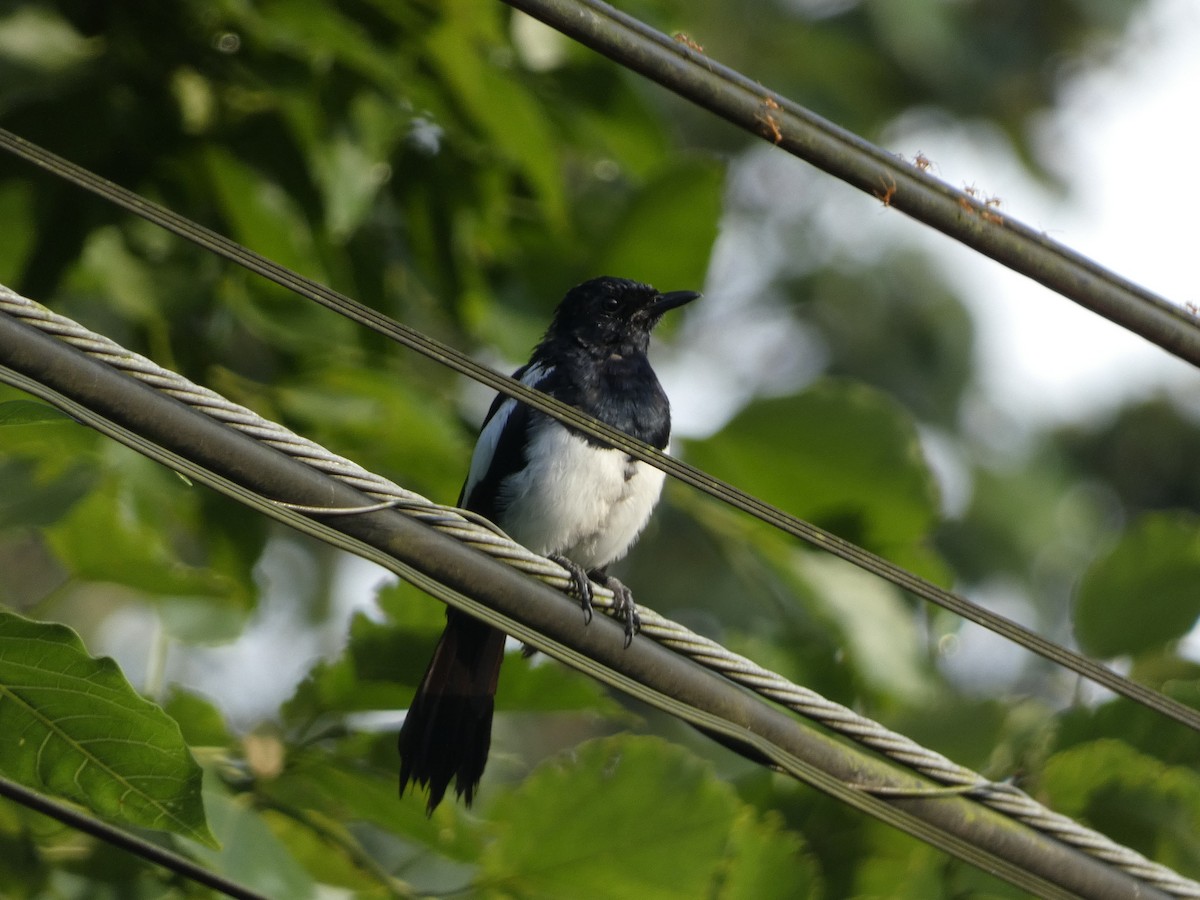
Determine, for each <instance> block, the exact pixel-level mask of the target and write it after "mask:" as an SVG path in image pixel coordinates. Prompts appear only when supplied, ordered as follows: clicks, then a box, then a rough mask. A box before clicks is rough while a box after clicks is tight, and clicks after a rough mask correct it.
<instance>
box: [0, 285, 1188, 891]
mask: <svg viewBox="0 0 1200 900" xmlns="http://www.w3.org/2000/svg"><path fill="white" fill-rule="evenodd" d="M0 312H5V313H8V314H9V315H11V316H13V317H14V318H17V319H20V320H21V321H22V322H24V323H26V324H28V325H30V326H33V327H35V328H37V329H39V330H41V331H43V332H45V333H47V334H51V335H54V336H55V337H57V338H59V339H60V340H62V341H64V342H66V343H67V344H69V345H71V346H73V347H75V348H76V349H78V350H80V351H82V352H84V353H86V354H88V355H89V356H92V357H94V358H96V359H99V360H102V361H104V362H105V363H107V364H108V365H110V366H112V367H113V368H115V369H117V370H119V371H121V372H124V373H125V374H127V375H129V376H131V377H134V378H137V379H138V380H140V381H142V382H144V383H146V384H148V385H151V386H153V387H155V388H157V389H158V390H160V391H162V392H164V393H166V394H168V395H170V396H172V397H174V398H175V399H177V400H179V401H180V402H182V403H184V404H186V405H188V406H190V407H192V408H194V409H196V410H198V411H200V412H203V413H204V414H205V415H207V416H209V417H210V418H212V419H214V420H216V421H218V422H221V423H222V424H224V425H226V426H228V427H230V428H234V429H236V430H238V431H241V432H243V433H245V434H247V435H248V436H251V437H254V438H255V439H257V440H259V441H261V442H263V443H265V444H268V445H269V446H271V447H274V448H275V449H277V450H279V451H280V452H282V453H284V454H286V455H288V456H291V457H293V458H295V459H297V460H300V461H301V462H304V463H306V464H307V465H310V466H312V467H313V468H315V469H317V470H319V471H321V472H323V473H325V474H327V475H330V476H331V477H334V478H337V479H339V480H341V481H343V482H345V483H346V484H349V485H351V486H353V487H355V488H357V489H359V490H361V491H363V492H364V493H365V494H367V495H369V496H371V497H374V498H377V499H379V500H382V501H385V502H386V503H387V505H389V506H392V507H394V508H396V509H397V510H398V511H400V512H402V513H403V514H405V515H408V516H411V517H413V518H414V519H416V520H418V521H420V522H422V523H423V524H425V525H427V526H429V527H431V528H434V529H437V530H438V531H441V532H443V533H445V534H447V535H449V536H452V537H454V538H456V539H457V540H459V541H462V542H464V543H466V544H468V545H470V546H472V547H474V548H476V549H478V550H480V551H482V552H484V553H487V554H488V555H489V556H492V557H494V558H496V559H499V560H501V561H503V562H505V563H507V564H508V565H510V566H512V567H514V568H516V569H517V570H518V571H520V572H523V573H524V574H526V575H529V576H531V577H534V578H537V579H539V580H541V581H543V582H545V583H547V584H549V585H551V586H552V587H555V588H558V589H559V590H565V589H567V588H568V587H569V586H570V577H569V575H568V573H567V572H566V570H565V569H563V568H562V567H561V566H559V565H558V564H557V563H555V562H553V561H551V560H548V559H546V558H544V557H541V556H538V555H537V554H534V553H532V552H530V551H529V550H527V549H525V548H524V547H522V546H520V545H519V544H516V543H514V542H513V541H511V540H510V539H509V538H508V537H507V536H505V535H504V534H503V532H502V531H500V530H499V529H498V528H497V527H496V526H495V525H493V524H492V523H490V522H487V520H485V519H483V518H482V517H479V516H477V515H475V514H472V513H469V512H466V511H464V510H460V509H457V508H454V507H449V506H443V505H440V504H437V503H434V502H432V501H430V500H428V499H427V498H425V497H422V496H421V495H419V494H417V493H415V492H413V491H409V490H407V489H405V488H403V487H401V486H400V485H397V484H395V483H393V482H391V481H389V480H387V479H385V478H383V477H382V476H380V475H377V474H375V473H372V472H368V471H367V470H365V469H363V468H361V467H360V466H358V465H357V464H355V463H353V462H351V461H350V460H348V459H346V458H344V457H341V456H338V455H336V454H334V453H331V452H330V451H329V450H327V449H325V448H324V447H321V446H320V445H319V444H317V443H315V442H313V441H310V440H308V439H307V438H303V437H300V436H299V435H297V434H295V433H293V432H291V431H289V430H288V429H286V428H284V427H283V426H282V425H279V424H278V423H276V422H271V421H269V420H267V419H264V418H262V417H261V416H259V415H258V414H257V413H255V412H253V411H252V410H249V409H247V408H246V407H243V406H240V405H238V404H236V403H233V402H232V401H230V400H228V399H226V398H224V397H222V396H221V395H219V394H217V393H216V392H214V391H211V390H209V389H207V388H203V387H200V386H199V385H196V384H193V383H192V382H190V381H188V380H187V379H185V378H183V377H182V376H181V375H178V374H177V373H174V372H171V371H169V370H167V369H163V368H162V367H160V366H158V365H157V364H156V363H154V362H152V361H150V360H149V359H146V358H145V357H143V356H140V355H138V354H136V353H133V352H131V351H129V350H127V349H125V348H123V347H121V346H120V345H119V344H117V343H115V342H114V341H111V340H109V339H108V338H106V337H104V336H102V335H98V334H96V333H94V332H91V331H89V330H88V329H86V328H84V327H83V326H82V325H80V324H78V323H76V322H74V321H72V320H71V319H68V318H66V317H64V316H61V315H58V314H57V313H54V312H51V311H50V310H48V309H46V308H45V307H43V306H41V305H40V304H38V303H35V302H34V301H32V300H29V299H27V298H24V297H22V296H20V295H18V294H16V293H14V292H13V291H11V290H10V289H8V288H7V287H4V286H3V285H0ZM320 512H322V513H324V514H336V513H346V512H352V510H321V511H320ZM594 589H595V594H596V597H595V605H596V606H597V607H598V608H600V609H602V610H604V611H605V612H608V613H610V614H611V613H613V612H614V602H613V597H612V592H611V591H609V590H608V589H606V588H603V587H601V586H599V585H596V586H594ZM639 612H640V614H641V622H642V633H643V634H644V635H645V636H647V637H649V638H651V639H653V640H655V641H657V642H658V643H660V644H662V645H664V646H666V647H668V648H670V649H671V650H673V651H675V652H677V653H680V654H681V655H684V656H686V657H688V658H689V659H691V660H693V661H694V662H696V663H698V664H699V665H701V666H703V667H705V668H707V669H709V670H711V671H713V672H716V673H718V674H720V675H722V676H724V677H725V678H727V679H729V680H730V681H733V682H735V683H737V684H739V685H741V686H743V687H745V688H747V689H749V690H751V691H752V692H754V693H755V694H757V695H759V696H761V697H763V698H765V699H767V700H770V701H772V702H774V703H777V704H780V705H782V706H784V707H786V708H788V709H790V710H792V711H793V712H795V713H797V714H799V715H801V716H803V717H805V718H807V719H809V720H811V721H814V722H817V723H819V724H820V725H822V726H823V727H825V728H827V729H829V730H830V731H832V732H834V733H836V734H839V735H841V736H843V737H845V738H847V739H849V740H852V741H854V742H855V743H858V744H860V745H862V746H864V747H867V748H869V749H871V750H873V751H875V752H877V753H880V754H881V755H883V756H885V757H887V758H889V759H891V760H893V761H895V762H898V763H900V764H902V765H904V766H907V767H908V768H910V769H912V770H914V771H916V772H919V773H921V774H922V775H924V776H926V777H927V778H929V779H931V780H933V781H935V782H937V783H938V784H939V785H942V786H944V788H946V789H947V790H938V789H933V790H930V791H921V792H914V793H910V794H906V795H905V796H913V797H925V796H939V795H942V794H944V793H947V792H949V793H956V794H961V795H963V796H967V797H970V798H972V799H974V800H976V801H978V802H980V803H982V804H984V805H986V806H988V807H989V808H991V809H994V810H996V811H997V812H1000V813H1003V814H1005V815H1007V816H1008V817H1010V818H1012V819H1014V820H1016V821H1019V822H1021V823H1023V824H1024V825H1026V826H1028V827H1030V828H1033V829H1035V830H1037V831H1039V832H1042V833H1044V834H1048V835H1050V836H1052V837H1054V838H1056V839H1057V840H1059V841H1061V842H1062V843H1064V844H1067V845H1069V846H1071V847H1073V848H1075V849H1077V850H1079V851H1081V852H1083V853H1085V854H1087V855H1089V856H1091V857H1093V858H1096V859H1099V860H1101V861H1102V862H1104V863H1106V864H1108V865H1111V866H1113V867H1115V868H1118V869H1120V870H1122V871H1124V872H1125V873H1127V874H1129V875H1131V876H1133V877H1136V878H1138V879H1140V880H1142V881H1144V882H1146V883H1147V884H1150V885H1153V886H1154V887H1156V888H1158V889H1159V890H1161V891H1163V892H1165V893H1167V894H1170V895H1172V896H1176V897H1192V898H1200V884H1198V883H1196V882H1194V881H1191V880H1189V879H1186V878H1183V877H1182V876H1181V875H1179V874H1178V873H1176V872H1174V871H1173V870H1171V869H1169V868H1167V867H1166V866H1163V865H1161V864H1159V863H1155V862H1153V861H1151V860H1148V859H1146V858H1145V857H1144V856H1142V855H1141V854H1139V853H1137V852H1136V851H1134V850H1132V849H1130V848H1128V847H1125V846H1123V845H1121V844H1118V843H1116V842H1115V841H1113V840H1112V839H1110V838H1108V837H1106V836H1105V835H1102V834H1100V833H1099V832H1096V831H1093V830H1091V829H1088V828H1085V827H1084V826H1082V825H1080V824H1079V823H1078V822H1075V821H1074V820H1072V819H1071V818H1069V817H1067V816H1064V815H1062V814H1060V813H1056V812H1054V811H1052V810H1050V809H1048V808H1046V807H1045V806H1043V805H1042V804H1040V803H1038V802H1037V801H1035V800H1034V799H1033V798H1031V797H1030V796H1029V795H1027V794H1026V793H1024V792H1023V791H1021V790H1020V789H1018V788H1017V787H1015V786H1013V785H1011V784H1007V783H998V782H994V781H991V780H989V779H987V778H984V777H983V776H982V775H980V774H978V773H976V772H974V771H972V770H970V769H967V768H965V767H963V766H960V765H958V764H957V763H954V762H952V761H951V760H949V759H947V758H946V757H944V756H942V755H941V754H939V753H937V752H935V751H933V750H930V749H928V748H927V747H923V746H921V745H920V744H918V743H916V742H915V741H913V740H912V739H910V738H908V737H905V736H904V735H901V734H898V733H896V732H893V731H890V730H889V729H887V728H885V727H884V726H882V725H880V724H879V723H878V722H875V721H873V720H871V719H868V718H866V717H865V716H861V715H859V714H858V713H855V712H854V711H852V710H850V709H848V708H847V707H845V706H842V705H841V704H838V703H835V702H834V701H831V700H829V699H827V698H825V697H822V696H821V695H819V694H817V693H816V692H814V691H812V690H809V689H808V688H805V687H802V686H801V685H798V684H795V683H793V682H791V681H788V680H787V679H785V678H784V677H782V676H781V675H778V674H777V673H775V672H771V671H770V670H768V669H765V668H763V667H762V666H759V665H758V664H757V663H755V662H753V661H752V660H749V659H747V658H745V657H742V656H739V655H737V654H735V653H733V652H731V651H729V650H728V649H726V648H725V647H723V646H721V645H720V644H719V643H717V642H716V641H713V640H710V639H708V638H705V637H703V636H701V635H698V634H696V633H694V632H692V631H689V630H688V629H686V628H684V627H683V626H682V625H679V624H678V623H676V622H673V621H671V620H669V619H667V618H665V617H663V616H661V615H659V614H657V613H655V612H653V611H652V610H649V609H646V608H645V607H640V606H639ZM859 787H860V788H861V789H862V790H864V791H867V792H872V787H871V786H870V785H860V786H859ZM879 793H881V794H886V793H887V792H884V791H880V792H879Z"/></svg>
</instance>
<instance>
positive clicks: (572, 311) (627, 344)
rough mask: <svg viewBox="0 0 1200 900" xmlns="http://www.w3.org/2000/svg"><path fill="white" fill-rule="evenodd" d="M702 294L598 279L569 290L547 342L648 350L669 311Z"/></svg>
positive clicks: (610, 351) (598, 350)
mask: <svg viewBox="0 0 1200 900" xmlns="http://www.w3.org/2000/svg"><path fill="white" fill-rule="evenodd" d="M699 296H700V295H699V294H698V293H696V292H695V291H669V292H667V293H665V294H662V293H659V292H658V291H656V290H655V289H654V288H652V287H650V285H648V284H641V283H640V282H637V281H630V280H629V279H627V278H612V277H609V276H605V277H601V278H593V279H592V280H591V281H585V282H584V283H583V284H580V285H577V286H576V287H573V288H571V290H569V291H567V295H566V296H565V297H564V298H563V300H562V302H561V303H560V304H559V305H558V309H557V310H556V311H555V313H554V320H553V321H552V322H551V323H550V328H549V330H548V331H547V332H546V341H547V342H550V341H553V342H556V343H557V342H562V343H564V344H566V345H574V346H578V347H581V348H583V349H584V350H586V351H588V352H589V353H591V354H593V355H596V356H608V357H611V356H627V355H630V354H633V353H645V352H646V349H647V347H648V346H649V344H650V332H651V331H652V330H653V329H654V326H655V325H657V324H658V321H659V319H661V318H662V317H663V314H664V313H666V312H667V311H668V310H671V309H674V308H675V307H677V306H683V304H685V303H690V302H691V301H693V300H695V299H696V298H697V297H699Z"/></svg>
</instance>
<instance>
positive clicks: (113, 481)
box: [46, 448, 254, 639]
mask: <svg viewBox="0 0 1200 900" xmlns="http://www.w3.org/2000/svg"><path fill="white" fill-rule="evenodd" d="M109 449H110V450H112V454H111V456H110V459H111V460H112V461H113V471H112V472H111V473H110V477H108V478H107V479H106V480H105V481H104V482H102V483H101V484H100V485H98V486H97V487H95V488H94V489H93V490H92V491H91V492H90V493H88V494H87V495H86V496H85V497H84V498H83V499H82V500H80V501H79V502H78V503H76V504H75V505H74V506H73V507H72V508H71V510H70V512H69V513H68V514H67V515H66V516H65V517H64V518H63V519H61V520H60V521H58V522H56V523H54V524H53V525H51V526H50V527H48V528H47V530H46V536H47V539H48V542H49V544H50V546H51V547H53V549H54V551H55V554H56V555H57V556H58V558H59V559H60V560H61V561H62V563H63V565H64V566H66V567H67V569H68V570H69V571H70V572H71V574H72V575H73V576H75V577H77V578H81V579H87V580H91V581H109V582H114V583H117V584H122V585H125V586H127V587H130V588H134V589H135V590H140V591H145V592H147V593H150V594H159V595H169V596H171V597H173V598H176V599H175V600H174V601H173V606H174V608H173V609H172V610H171V613H172V618H173V619H174V620H176V621H178V622H189V623H190V625H189V627H190V628H191V629H192V630H197V624H196V623H197V621H199V620H202V619H204V618H208V619H211V618H212V616H211V615H209V616H207V617H206V616H205V615H204V611H205V610H208V611H209V612H211V611H212V610H213V609H215V610H216V611H217V612H218V613H219V614H220V616H221V620H220V621H219V622H213V623H210V626H209V629H208V630H209V631H210V632H211V631H212V630H213V628H217V627H219V628H220V629H221V631H220V632H219V633H216V634H210V637H211V638H212V639H221V638H226V639H227V638H228V637H230V636H231V634H233V633H236V629H237V628H238V627H239V626H240V622H241V618H242V616H241V615H236V614H235V613H244V612H245V611H247V610H248V609H249V607H250V605H251V604H252V602H253V600H254V586H253V584H252V583H251V582H250V579H249V565H248V564H246V561H245V560H240V561H239V559H238V554H237V553H236V552H234V548H231V547H229V546H227V545H226V544H225V542H224V539H223V536H222V534H221V533H220V532H218V531H215V530H214V531H213V532H212V534H211V537H209V536H206V535H205V532H204V529H203V528H202V519H201V517H200V515H199V507H200V506H201V504H202V503H203V500H204V498H203V492H201V491H197V490H189V489H187V488H186V487H184V486H183V484H182V483H181V482H180V480H179V479H178V478H176V477H175V475H174V474H173V473H171V472H170V471H169V470H167V469H163V468H162V467H160V466H158V465H157V464H156V463H152V462H149V461H147V460H145V459H143V458H141V457H138V456H135V455H134V454H132V453H129V452H128V451H126V450H125V449H124V448H109ZM167 498H169V499H170V502H165V500H166V499H167ZM101 535H103V539H102V540H99V539H98V537H99V536H101ZM206 542H207V546H206ZM201 548H203V549H204V550H205V551H207V553H206V555H203V556H202V555H201V554H200V552H199V551H200V549H201ZM197 598H206V600H205V601H199V600H197ZM212 600H217V601H220V603H219V604H212V603H210V602H207V601H212ZM198 607H203V609H201V608H198ZM201 630H202V629H201Z"/></svg>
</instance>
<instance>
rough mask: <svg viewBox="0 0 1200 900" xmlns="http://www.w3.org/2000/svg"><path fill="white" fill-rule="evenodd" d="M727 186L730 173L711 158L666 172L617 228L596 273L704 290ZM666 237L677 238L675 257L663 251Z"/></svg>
mask: <svg viewBox="0 0 1200 900" xmlns="http://www.w3.org/2000/svg"><path fill="white" fill-rule="evenodd" d="M724 184H725V173H724V169H723V168H722V167H721V166H719V165H717V164H715V163H713V162H709V161H707V160H690V161H687V162H685V163H676V164H674V165H672V166H670V167H667V168H664V169H663V171H662V172H660V173H659V175H658V177H657V178H655V179H654V180H652V181H651V182H650V183H649V184H647V185H646V186H645V187H644V188H642V189H641V190H640V191H639V192H638V193H637V195H636V196H635V197H634V198H633V202H632V203H631V204H630V206H629V209H628V210H626V212H625V215H624V216H622V217H621V218H619V219H618V220H617V222H616V223H615V224H614V225H613V227H612V228H611V230H610V232H609V233H610V234H611V235H612V238H611V240H610V242H609V243H608V245H607V246H605V247H604V248H603V250H602V251H601V253H600V257H599V259H598V260H597V262H596V263H595V265H594V266H593V270H594V271H595V272H598V273H599V272H607V273H609V274H613V275H621V276H624V277H627V278H636V279H638V280H640V281H645V282H647V283H649V284H652V285H654V286H655V287H657V288H659V289H660V290H664V291H668V290H691V289H697V288H699V287H700V286H701V285H703V284H704V276H705V272H706V271H707V269H708V259H709V255H710V252H711V250H712V245H713V241H715V240H716V239H717V222H718V221H719V220H720V213H721V196H722V192H723V190H724ZM663 235H670V236H671V251H670V252H669V253H664V252H663V246H662V237H663Z"/></svg>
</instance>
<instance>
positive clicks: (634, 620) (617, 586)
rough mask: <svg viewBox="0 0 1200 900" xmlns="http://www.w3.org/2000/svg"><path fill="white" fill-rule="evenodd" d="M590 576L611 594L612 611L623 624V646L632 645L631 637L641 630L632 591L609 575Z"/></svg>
mask: <svg viewBox="0 0 1200 900" xmlns="http://www.w3.org/2000/svg"><path fill="white" fill-rule="evenodd" d="M591 574H592V577H593V578H594V579H595V580H596V583H597V584H602V585H604V586H605V587H606V588H608V589H609V590H610V591H612V592H613V611H614V612H615V613H616V616H617V618H618V619H620V620H621V621H623V622H624V623H625V646H626V647H628V646H629V645H630V644H632V643H633V636H634V635H635V634H637V633H638V632H639V631H641V630H642V617H641V616H640V615H638V608H637V604H636V603H634V602H633V591H631V590H629V588H627V587H626V586H625V585H624V584H623V583H622V582H621V581H620V580H619V579H617V578H614V577H613V576H611V575H606V574H605V573H603V572H592V573H591Z"/></svg>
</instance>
